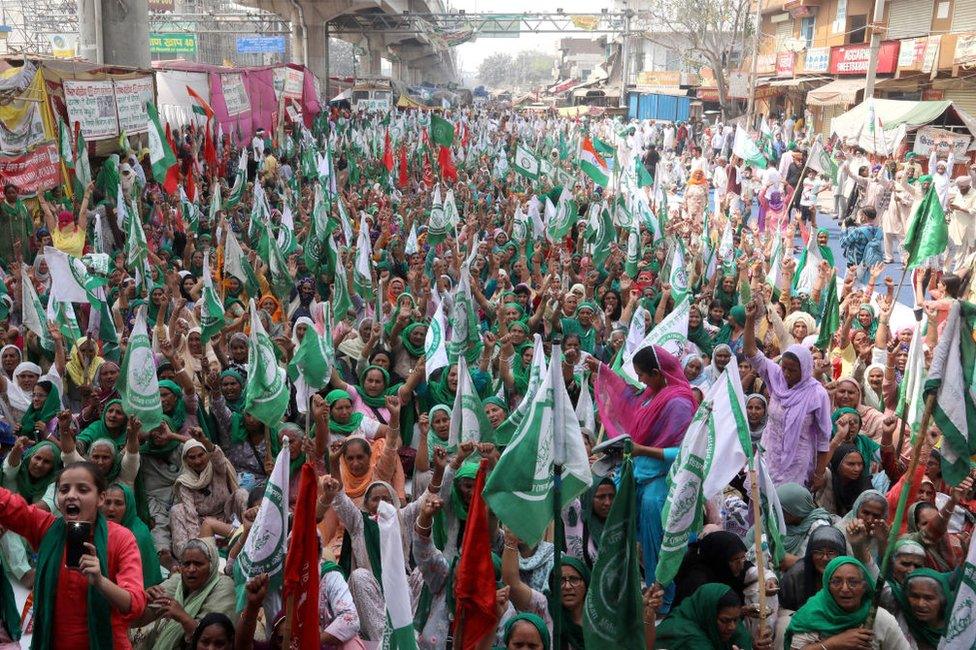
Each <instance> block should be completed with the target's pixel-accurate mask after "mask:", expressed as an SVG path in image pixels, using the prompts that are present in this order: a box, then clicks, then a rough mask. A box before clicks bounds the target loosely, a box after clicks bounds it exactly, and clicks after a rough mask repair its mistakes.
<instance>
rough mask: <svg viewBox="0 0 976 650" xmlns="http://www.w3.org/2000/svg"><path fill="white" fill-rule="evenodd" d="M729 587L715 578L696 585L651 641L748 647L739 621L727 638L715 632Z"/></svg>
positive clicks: (677, 649)
mask: <svg viewBox="0 0 976 650" xmlns="http://www.w3.org/2000/svg"><path fill="white" fill-rule="evenodd" d="M730 591H732V587H730V586H728V585H726V584H722V583H718V582H708V583H705V584H703V585H702V586H700V587H698V589H696V590H695V593H693V594H691V595H690V596H688V597H687V598H685V599H684V600H682V601H681V604H680V605H678V607H677V608H676V609H674V610H672V611H671V614H670V615H669V616H668V617H667V618H666V619H664V620H663V621H661V624H660V625H658V626H657V640H656V641H655V645H659V646H661V647H662V648H669V649H670V650H699V649H700V648H709V649H713V648H714V649H715V650H731V648H732V646H733V645H735V646H738V647H739V648H742V649H743V650H745V649H747V648H752V638H751V637H750V636H749V632H748V631H746V627H745V625H743V624H742V621H739V623H738V625H736V628H735V632H734V633H733V634H732V637H731V638H730V639H729V640H728V641H722V637H721V636H719V633H718V603H719V601H720V600H722V598H723V597H724V596H725V594H727V593H729V592H730ZM787 647H789V646H787Z"/></svg>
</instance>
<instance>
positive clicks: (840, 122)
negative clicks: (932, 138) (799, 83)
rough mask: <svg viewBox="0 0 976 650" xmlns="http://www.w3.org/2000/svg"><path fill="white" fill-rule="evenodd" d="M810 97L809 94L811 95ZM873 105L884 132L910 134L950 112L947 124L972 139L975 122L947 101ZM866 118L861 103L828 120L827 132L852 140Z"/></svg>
mask: <svg viewBox="0 0 976 650" xmlns="http://www.w3.org/2000/svg"><path fill="white" fill-rule="evenodd" d="M819 90H822V89H819ZM813 92H818V91H813ZM811 94H813V93H812V92H811ZM873 101H874V106H875V110H876V111H877V113H878V118H879V119H880V120H881V123H882V124H884V130H885V132H888V131H891V130H894V129H897V128H898V127H900V126H901V125H904V126H905V130H906V131H909V132H911V131H914V130H915V129H917V128H919V127H921V126H925V125H926V124H931V123H932V122H935V121H937V120H939V118H940V117H942V115H943V114H945V113H946V111H951V115H949V116H948V117H947V119H948V124H950V125H951V124H956V125H958V124H960V122H961V124H962V126H964V127H965V128H966V130H967V131H968V132H969V134H970V135H974V136H976V118H974V117H973V116H972V115H970V114H969V113H967V112H966V111H965V110H963V109H961V108H959V107H958V106H956V105H954V104H953V103H952V102H951V101H948V100H943V101H934V102H921V101H920V102H915V101H900V100H896V99H878V98H875V99H874V100H873ZM867 116H868V102H861V103H860V104H858V105H857V106H855V107H854V108H852V109H851V110H849V111H847V112H846V113H843V114H842V115H839V116H837V117H835V118H834V119H833V120H831V132H833V133H835V134H837V135H839V136H840V137H842V138H845V139H846V138H851V137H856V136H857V134H858V132H859V131H860V130H861V129H862V128H863V125H864V124H865V122H866V120H867ZM956 118H958V119H956ZM943 128H945V127H943Z"/></svg>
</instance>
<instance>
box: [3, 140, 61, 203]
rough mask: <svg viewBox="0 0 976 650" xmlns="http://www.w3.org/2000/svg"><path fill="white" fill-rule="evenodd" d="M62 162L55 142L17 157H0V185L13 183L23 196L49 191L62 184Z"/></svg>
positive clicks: (38, 146) (41, 145)
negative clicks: (60, 165)
mask: <svg viewBox="0 0 976 650" xmlns="http://www.w3.org/2000/svg"><path fill="white" fill-rule="evenodd" d="M60 162H61V159H60V157H59V156H58V147H57V145H56V144H54V143H53V142H48V143H45V144H40V145H37V146H36V147H34V149H33V150H31V151H28V152H27V153H22V154H19V155H16V156H0V184H6V183H13V184H14V185H16V186H17V192H18V193H19V194H21V195H25V194H35V193H36V192H37V191H38V190H42V191H43V190H49V189H51V188H53V187H57V186H58V184H60V182H61V170H60V167H59V164H60Z"/></svg>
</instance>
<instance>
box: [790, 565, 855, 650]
mask: <svg viewBox="0 0 976 650" xmlns="http://www.w3.org/2000/svg"><path fill="white" fill-rule="evenodd" d="M845 564H853V565H854V566H856V567H857V568H858V570H859V571H860V572H861V578H862V579H863V580H864V585H865V591H864V598H863V600H862V601H861V606H860V607H858V608H857V609H856V610H855V611H853V612H848V611H846V610H844V609H843V608H842V607H841V606H840V605H838V604H837V601H836V600H834V597H833V596H831V595H830V579H831V578H832V577H833V576H834V573H835V572H836V571H837V569H839V568H840V567H842V566H844V565H845ZM873 594H874V580H872V579H871V576H870V575H869V574H868V570H867V568H866V567H865V566H864V565H863V564H861V561H860V560H858V559H857V558H853V557H851V556H850V555H841V556H840V557H835V558H834V559H833V560H831V561H830V563H829V564H828V565H827V568H825V569H824V573H823V589H821V590H819V591H818V592H817V593H815V594H814V595H813V596H811V597H810V599H809V600H807V602H806V604H804V605H803V607H801V608H800V609H799V610H797V612H796V613H795V614H794V615H793V619H792V620H791V621H790V625H789V627H788V628H786V636H785V637H784V639H783V647H784V648H789V647H790V644H791V643H792V641H793V635H794V634H798V633H799V634H802V633H803V632H817V633H819V634H820V635H821V636H822V637H824V638H826V637H831V636H834V635H836V634H840V633H841V632H844V631H845V630H849V629H851V628H855V627H857V626H859V625H862V624H863V623H864V621H865V620H866V619H867V617H868V611H869V610H870V609H871V596H872V595H873Z"/></svg>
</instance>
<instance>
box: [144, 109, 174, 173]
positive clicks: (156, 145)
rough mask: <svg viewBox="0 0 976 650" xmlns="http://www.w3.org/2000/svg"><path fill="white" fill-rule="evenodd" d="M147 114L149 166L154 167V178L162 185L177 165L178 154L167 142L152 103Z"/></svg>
mask: <svg viewBox="0 0 976 650" xmlns="http://www.w3.org/2000/svg"><path fill="white" fill-rule="evenodd" d="M146 113H147V114H148V116H149V124H148V127H147V134H148V142H149V164H150V165H152V174H153V178H155V179H156V181H157V182H159V183H162V182H164V181H165V180H166V173H167V172H168V171H169V168H170V167H172V166H173V165H175V164H176V154H174V153H173V150H172V149H170V147H169V142H167V141H166V132H165V131H164V130H163V127H162V126H161V125H160V124H159V113H157V112H156V106H155V105H154V104H153V103H152V102H146Z"/></svg>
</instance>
